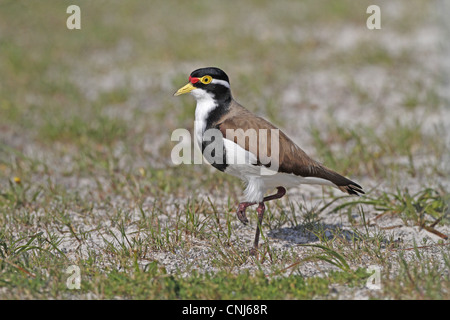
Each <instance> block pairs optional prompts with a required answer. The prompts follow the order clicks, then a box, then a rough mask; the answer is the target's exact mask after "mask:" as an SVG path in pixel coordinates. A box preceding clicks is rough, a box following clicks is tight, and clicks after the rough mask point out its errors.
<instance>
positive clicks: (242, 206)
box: [236, 187, 286, 224]
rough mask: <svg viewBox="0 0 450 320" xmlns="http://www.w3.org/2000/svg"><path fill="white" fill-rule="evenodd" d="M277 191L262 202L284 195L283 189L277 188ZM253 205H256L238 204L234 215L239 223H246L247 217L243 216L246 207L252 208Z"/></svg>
mask: <svg viewBox="0 0 450 320" xmlns="http://www.w3.org/2000/svg"><path fill="white" fill-rule="evenodd" d="M277 190H278V192H277V193H275V194H273V195H271V196H267V197H264V199H263V202H266V201H270V200H275V199H279V198H281V197H282V196H284V195H285V194H286V189H285V188H284V187H277ZM254 204H256V202H241V203H239V206H238V209H237V212H236V215H237V217H238V219H239V221H241V222H242V223H243V224H247V223H248V219H247V215H246V214H245V210H246V209H247V207H249V206H252V205H254Z"/></svg>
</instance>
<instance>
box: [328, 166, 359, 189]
mask: <svg viewBox="0 0 450 320" xmlns="http://www.w3.org/2000/svg"><path fill="white" fill-rule="evenodd" d="M321 169H322V172H321V175H320V176H321V178H324V179H327V180H328V181H330V182H332V183H333V184H334V185H335V186H336V187H337V188H338V189H339V190H341V191H342V192H345V193H348V194H352V195H357V196H359V195H360V194H365V192H364V190H363V188H362V187H361V186H360V185H359V184H357V183H356V182H353V181H352V180H350V179H347V178H346V177H344V176H342V175H340V174H339V173H337V172H335V171H333V170H331V169H328V168H325V167H323V166H322V167H321Z"/></svg>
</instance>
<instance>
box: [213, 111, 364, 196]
mask: <svg viewBox="0 0 450 320" xmlns="http://www.w3.org/2000/svg"><path fill="white" fill-rule="evenodd" d="M216 128H218V129H219V130H220V131H221V132H222V134H223V136H224V138H225V139H228V140H231V141H233V142H234V143H236V144H238V145H239V146H241V147H242V148H243V149H245V150H247V151H249V152H251V153H253V154H254V155H255V156H256V157H257V160H258V162H257V164H256V165H264V166H266V167H269V166H271V168H274V167H275V168H278V172H284V173H293V174H295V175H298V176H302V177H317V178H322V179H326V180H329V181H331V182H332V183H334V184H335V185H336V186H337V187H338V188H339V189H340V190H342V191H343V192H346V193H349V194H356V195H357V194H358V193H364V192H363V191H362V187H361V186H359V185H358V184H356V183H355V182H353V181H351V180H349V179H347V178H345V177H343V176H341V175H340V174H338V173H336V172H334V171H333V170H330V169H328V168H326V167H325V166H323V165H321V164H320V163H319V162H317V161H315V160H313V159H312V158H310V157H309V156H308V155H307V154H306V153H305V152H304V151H303V150H302V149H301V148H300V147H298V146H297V145H296V144H295V143H294V142H293V141H292V140H291V139H289V137H288V136H286V135H285V134H284V132H282V131H281V130H279V129H278V128H277V127H275V126H274V125H273V124H271V123H270V122H268V121H267V120H265V119H263V118H260V117H257V116H255V115H254V114H252V113H251V112H250V111H248V110H247V109H245V108H243V107H242V106H240V105H239V104H237V103H236V102H234V104H232V106H231V108H230V112H229V113H228V114H227V115H226V116H224V117H223V118H222V119H220V120H219V121H218V124H217V125H216Z"/></svg>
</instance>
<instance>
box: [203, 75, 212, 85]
mask: <svg viewBox="0 0 450 320" xmlns="http://www.w3.org/2000/svg"><path fill="white" fill-rule="evenodd" d="M211 81H212V78H211V76H203V77H201V78H200V82H201V83H203V84H210V83H211Z"/></svg>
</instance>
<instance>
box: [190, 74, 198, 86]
mask: <svg viewBox="0 0 450 320" xmlns="http://www.w3.org/2000/svg"><path fill="white" fill-rule="evenodd" d="M199 80H200V79H199V78H195V77H191V76H189V82H190V83H192V84H194V83H197V82H199Z"/></svg>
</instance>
